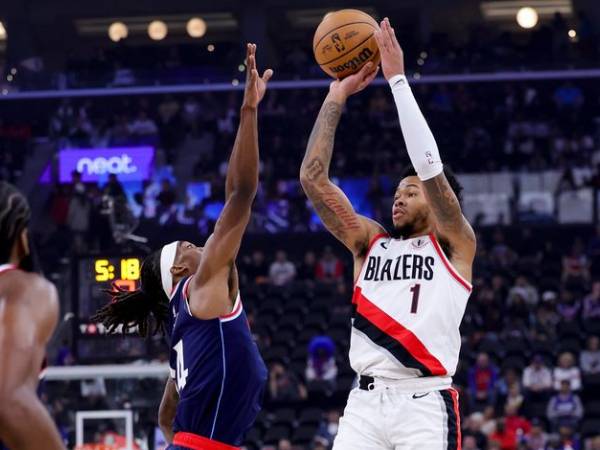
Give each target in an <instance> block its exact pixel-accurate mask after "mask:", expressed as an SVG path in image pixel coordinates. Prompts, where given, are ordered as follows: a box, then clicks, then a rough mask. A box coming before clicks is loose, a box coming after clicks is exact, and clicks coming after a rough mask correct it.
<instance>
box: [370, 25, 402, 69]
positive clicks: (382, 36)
mask: <svg viewBox="0 0 600 450" xmlns="http://www.w3.org/2000/svg"><path fill="white" fill-rule="evenodd" d="M380 27H381V28H380V29H379V30H377V31H375V33H374V35H375V40H376V41H377V45H378V46H379V54H380V55H381V68H382V69H383V76H384V77H385V79H386V80H389V79H390V78H392V77H393V76H394V75H404V52H403V51H402V47H400V44H399V43H398V39H396V33H395V32H394V29H393V28H392V25H391V24H390V19H388V18H387V17H386V18H385V19H383V20H382V21H381V24H380Z"/></svg>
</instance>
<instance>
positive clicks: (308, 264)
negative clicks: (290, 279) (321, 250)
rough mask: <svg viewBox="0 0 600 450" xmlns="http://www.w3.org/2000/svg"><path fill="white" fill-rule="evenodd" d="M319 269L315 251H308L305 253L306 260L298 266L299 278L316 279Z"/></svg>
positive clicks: (301, 279)
mask: <svg viewBox="0 0 600 450" xmlns="http://www.w3.org/2000/svg"><path fill="white" fill-rule="evenodd" d="M316 270H317V257H316V256H315V252H313V251H308V252H306V253H305V254H304V260H303V261H302V264H301V265H300V267H299V268H298V279H299V280H300V281H312V280H314V279H315V273H316Z"/></svg>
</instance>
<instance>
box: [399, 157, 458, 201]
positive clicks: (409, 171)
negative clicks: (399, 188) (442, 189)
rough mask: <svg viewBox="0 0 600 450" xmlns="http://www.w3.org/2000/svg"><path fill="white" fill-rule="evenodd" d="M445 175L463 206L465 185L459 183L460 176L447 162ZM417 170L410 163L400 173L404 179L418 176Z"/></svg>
mask: <svg viewBox="0 0 600 450" xmlns="http://www.w3.org/2000/svg"><path fill="white" fill-rule="evenodd" d="M444 175H446V179H447V180H448V184H449V185H450V187H451V188H452V190H453V191H454V193H455V194H456V198H457V199H458V203H459V204H460V205H461V206H462V191H463V187H462V185H461V184H460V183H459V181H458V178H456V175H455V174H454V171H453V170H452V168H451V167H450V166H448V165H446V164H444ZM416 176H418V175H417V171H416V170H415V169H414V168H413V166H412V165H408V166H406V167H405V168H404V170H403V171H402V173H401V174H400V179H401V180H403V179H404V178H406V177H416Z"/></svg>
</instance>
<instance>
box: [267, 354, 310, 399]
mask: <svg viewBox="0 0 600 450" xmlns="http://www.w3.org/2000/svg"><path fill="white" fill-rule="evenodd" d="M269 394H270V398H271V400H272V401H275V402H280V401H287V402H294V401H298V400H305V399H306V397H307V392H306V388H305V387H304V385H303V384H302V383H300V382H299V381H298V380H297V379H296V377H295V376H294V375H293V374H292V373H290V372H289V371H288V369H287V368H285V367H284V366H283V365H282V364H281V363H278V362H277V363H274V364H273V365H272V366H271V370H270V372H269Z"/></svg>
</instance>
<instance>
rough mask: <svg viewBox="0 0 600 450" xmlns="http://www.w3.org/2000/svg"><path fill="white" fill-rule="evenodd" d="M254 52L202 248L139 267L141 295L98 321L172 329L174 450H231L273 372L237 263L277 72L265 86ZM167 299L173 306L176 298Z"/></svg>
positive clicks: (119, 301) (166, 424)
mask: <svg viewBox="0 0 600 450" xmlns="http://www.w3.org/2000/svg"><path fill="white" fill-rule="evenodd" d="M255 52H256V45H254V44H248V48H247V64H248V69H247V70H248V74H247V78H246V89H245V92H244V100H243V104H242V107H241V112H240V125H239V128H238V133H237V137H236V140H235V144H234V147H233V151H232V153H231V157H230V159H229V167H228V170H227V179H226V201H225V207H224V208H223V211H222V212H221V215H220V217H219V220H218V221H217V223H216V225H215V229H214V231H213V234H212V235H211V236H210V237H209V238H208V240H207V241H206V244H205V245H204V247H203V248H202V247H196V246H195V245H194V244H191V243H189V242H185V241H176V242H172V243H170V244H168V245H166V246H164V247H163V248H162V249H161V250H159V251H157V252H155V253H154V254H152V255H150V256H149V257H148V258H147V259H146V260H145V261H144V263H143V265H142V273H141V288H140V289H139V290H137V291H134V292H124V291H117V292H113V293H112V294H113V301H112V302H111V303H110V304H108V305H106V306H105V307H104V308H102V309H101V310H100V311H99V312H98V313H97V314H96V315H95V316H94V317H93V319H94V320H100V321H102V322H103V323H104V324H105V325H107V326H108V328H109V330H110V331H114V330H115V327H117V326H119V325H122V326H124V327H125V328H129V327H130V326H132V325H137V326H139V330H140V333H141V334H146V333H147V332H148V331H150V330H151V327H152V323H153V322H154V323H155V324H156V326H155V327H154V330H153V331H154V332H156V331H157V329H158V328H161V327H162V328H167V331H168V333H169V334H170V337H171V357H170V363H171V375H172V378H171V379H170V380H169V381H168V383H167V386H166V388H165V393H164V396H163V401H162V403H161V407H160V411H159V423H160V425H161V428H162V430H163V432H164V433H165V436H166V437H167V439H168V440H169V441H172V442H173V445H171V446H170V447H169V448H170V449H208V448H210V449H216V450H218V449H233V448H237V447H238V446H240V445H241V444H242V441H243V438H244V435H245V433H246V431H247V430H248V429H249V428H250V427H251V426H252V424H253V423H254V420H255V418H256V415H257V414H258V412H259V411H260V408H261V403H262V397H263V391H264V386H265V383H266V380H267V369H266V367H265V364H264V362H263V360H262V358H261V356H260V354H259V353H258V348H257V347H256V344H255V343H254V341H253V339H252V336H251V334H250V330H249V327H248V321H247V319H246V315H245V313H244V311H243V308H242V304H241V300H240V294H239V285H238V274H237V269H236V266H235V259H236V256H237V253H238V250H239V248H240V244H241V240H242V236H243V234H244V231H245V229H246V225H247V224H248V221H249V219H250V213H251V207H252V202H253V201H254V197H255V195H256V190H257V188H258V130H257V107H258V104H259V103H260V101H261V100H262V98H263V96H264V94H265V90H266V86H267V82H268V81H269V79H270V78H271V76H272V73H273V72H272V71H271V70H267V71H265V73H264V75H263V76H262V78H261V77H259V75H258V72H257V70H256V60H255ZM169 297H170V299H169Z"/></svg>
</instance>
